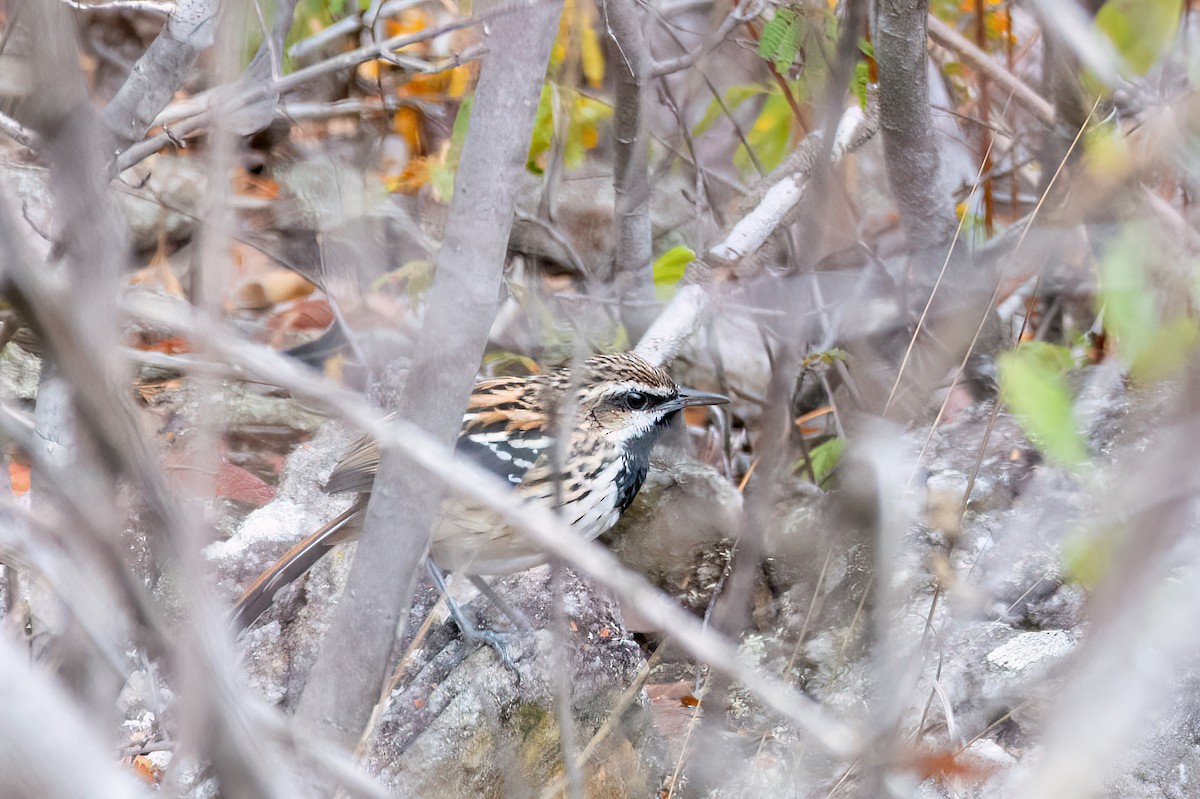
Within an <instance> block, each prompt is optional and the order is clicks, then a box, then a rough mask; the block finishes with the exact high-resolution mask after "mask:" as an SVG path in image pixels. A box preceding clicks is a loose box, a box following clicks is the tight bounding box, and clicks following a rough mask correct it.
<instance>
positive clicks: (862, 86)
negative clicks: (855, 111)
mask: <svg viewBox="0 0 1200 799" xmlns="http://www.w3.org/2000/svg"><path fill="white" fill-rule="evenodd" d="M870 83H871V68H870V67H869V66H868V65H867V62H866V61H859V62H858V63H857V64H855V65H854V74H853V75H851V76H850V93H851V94H853V95H854V96H855V98H856V99H857V100H858V105H859V107H860V108H862V110H864V111H866V110H867V86H868V85H869V84H870Z"/></svg>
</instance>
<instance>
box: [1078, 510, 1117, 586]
mask: <svg viewBox="0 0 1200 799" xmlns="http://www.w3.org/2000/svg"><path fill="white" fill-rule="evenodd" d="M1125 535H1126V531H1125V529H1124V528H1122V527H1120V526H1115V525H1114V526H1112V527H1108V528H1105V529H1102V530H1100V531H1099V532H1098V533H1096V534H1093V535H1085V534H1084V533H1082V532H1080V531H1076V532H1075V533H1073V534H1071V535H1068V536H1067V538H1066V540H1065V541H1064V542H1063V571H1064V572H1065V577H1066V578H1067V580H1069V581H1071V582H1074V583H1079V584H1080V585H1082V586H1083V587H1084V588H1089V589H1090V588H1095V587H1096V586H1097V585H1099V584H1100V583H1101V582H1103V580H1104V578H1105V577H1107V576H1108V575H1109V574H1111V573H1112V568H1113V564H1114V563H1115V562H1116V554H1117V549H1118V547H1119V545H1120V543H1121V539H1122V538H1124V537H1125Z"/></svg>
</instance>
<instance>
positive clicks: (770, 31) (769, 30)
mask: <svg viewBox="0 0 1200 799" xmlns="http://www.w3.org/2000/svg"><path fill="white" fill-rule="evenodd" d="M799 51H800V41H799V26H798V25H797V20H796V12H795V11H793V10H792V9H790V8H777V9H775V16H774V17H772V18H771V20H770V21H769V22H767V24H766V25H765V26H763V31H762V35H761V36H760V37H759V39H758V54H759V55H760V56H762V57H763V58H764V59H766V60H767V61H770V62H771V63H772V64H774V65H775V71H776V72H779V73H780V74H783V73H786V72H787V70H788V69H789V68H790V67H791V65H792V62H793V61H795V60H796V54H797V53H798V52H799Z"/></svg>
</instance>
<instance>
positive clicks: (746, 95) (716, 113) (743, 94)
mask: <svg viewBox="0 0 1200 799" xmlns="http://www.w3.org/2000/svg"><path fill="white" fill-rule="evenodd" d="M769 91H770V89H768V88H766V87H765V86H730V87H729V88H728V89H727V90H726V91H725V97H724V100H725V107H726V108H728V109H729V110H730V111H732V110H733V109H735V108H737V107H738V106H739V105H741V104H742V103H744V102H746V101H747V100H749V99H750V98H751V97H757V96H758V95H760V94H766V93H767V92H769ZM724 113H725V111H724V110H723V109H722V108H721V104H720V103H718V102H717V101H716V100H713V101H712V102H710V103H709V104H708V110H707V111H705V112H704V117H703V118H702V119H701V120H700V122H699V123H697V125H696V127H695V128H693V129H692V135H693V136H699V135H700V134H701V133H703V132H704V131H706V130H708V129H709V128H710V127H712V124H713V123H714V122H716V121H717V119H718V118H719V117H721V115H723V114H724Z"/></svg>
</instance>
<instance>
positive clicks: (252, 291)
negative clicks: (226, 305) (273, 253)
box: [237, 269, 316, 309]
mask: <svg viewBox="0 0 1200 799" xmlns="http://www.w3.org/2000/svg"><path fill="white" fill-rule="evenodd" d="M315 288H316V287H315V286H313V284H312V283H310V282H308V281H307V280H305V279H304V278H303V277H301V276H300V275H299V274H297V273H295V272H293V271H292V270H290V269H276V270H274V271H271V272H267V273H266V274H264V275H259V276H258V277H253V278H250V279H249V280H246V281H243V282H242V284H241V285H240V286H238V288H237V304H238V307H240V308H247V309H255V308H269V307H271V306H272V305H278V304H279V303H281V302H287V301H288V300H295V299H299V298H300V297H307V296H308V295H309V294H312V292H313V290H314V289H315Z"/></svg>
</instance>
